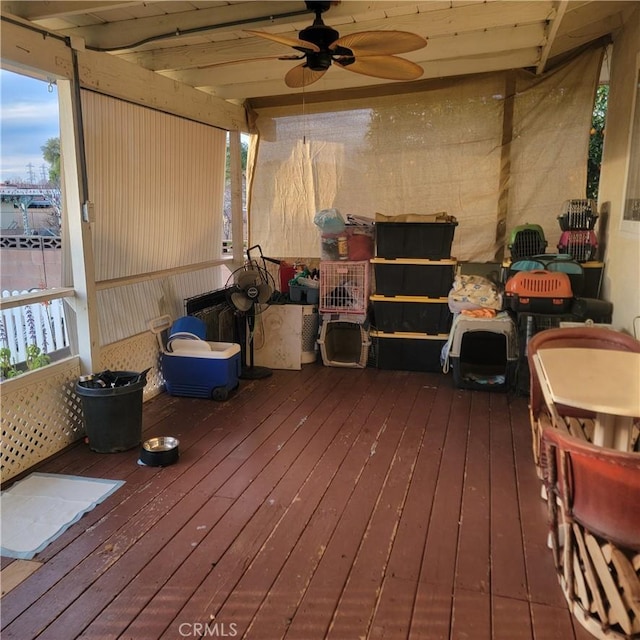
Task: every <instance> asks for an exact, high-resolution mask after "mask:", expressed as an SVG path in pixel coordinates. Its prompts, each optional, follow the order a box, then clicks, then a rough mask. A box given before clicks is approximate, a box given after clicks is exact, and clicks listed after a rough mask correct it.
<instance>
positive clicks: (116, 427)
mask: <svg viewBox="0 0 640 640" xmlns="http://www.w3.org/2000/svg"><path fill="white" fill-rule="evenodd" d="M109 373H110V375H111V376H112V377H113V378H116V379H119V380H127V379H128V380H130V382H127V383H126V384H123V385H122V386H114V387H110V386H107V387H100V386H97V385H96V384H95V383H93V382H92V381H84V380H82V379H80V380H79V381H78V382H77V383H76V387H75V391H76V393H77V394H78V395H79V396H80V398H81V400H82V412H83V420H84V426H85V430H86V434H87V439H88V440H89V448H90V449H91V450H92V451H96V452H97V453H117V452H119V451H127V450H128V449H133V447H137V446H139V444H140V441H141V440H142V392H143V389H144V386H145V384H146V378H145V376H144V375H143V374H138V373H134V372H132V371H111V372H109Z"/></svg>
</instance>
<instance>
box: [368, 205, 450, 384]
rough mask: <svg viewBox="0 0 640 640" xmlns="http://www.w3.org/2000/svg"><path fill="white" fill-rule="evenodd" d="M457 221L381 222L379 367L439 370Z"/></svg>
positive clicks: (375, 336) (376, 262)
mask: <svg viewBox="0 0 640 640" xmlns="http://www.w3.org/2000/svg"><path fill="white" fill-rule="evenodd" d="M457 224H458V223H457V222H456V220H455V218H453V217H451V216H447V217H446V218H445V219H443V220H441V221H434V222H377V223H376V257H375V258H373V259H372V260H371V263H372V265H373V269H374V280H375V293H374V294H373V295H372V296H371V303H372V305H371V306H372V323H371V324H372V331H371V338H372V357H371V358H370V364H371V365H372V366H375V367H378V368H379V369H398V370H402V371H440V370H441V368H440V353H441V351H442V347H443V345H444V344H445V342H446V341H447V339H448V337H449V330H450V328H451V321H452V314H451V312H450V311H449V306H448V300H447V295H448V293H449V291H450V289H451V285H452V283H453V279H454V277H455V270H456V260H455V258H452V257H451V244H452V242H453V236H454V232H455V228H456V226H457Z"/></svg>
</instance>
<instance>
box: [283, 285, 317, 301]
mask: <svg viewBox="0 0 640 640" xmlns="http://www.w3.org/2000/svg"><path fill="white" fill-rule="evenodd" d="M289 298H290V299H291V302H299V303H301V304H318V300H319V299H320V289H319V288H318V287H308V286H306V285H301V284H290V285H289Z"/></svg>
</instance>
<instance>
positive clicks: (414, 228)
mask: <svg viewBox="0 0 640 640" xmlns="http://www.w3.org/2000/svg"><path fill="white" fill-rule="evenodd" d="M457 226H458V223H457V222H376V256H377V257H378V258H389V259H393V258H426V259H429V260H441V259H442V258H449V257H450V256H451V244H452V243H453V235H454V233H455V230H456V227H457Z"/></svg>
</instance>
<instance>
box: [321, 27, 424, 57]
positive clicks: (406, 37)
mask: <svg viewBox="0 0 640 640" xmlns="http://www.w3.org/2000/svg"><path fill="white" fill-rule="evenodd" d="M426 46H427V41H426V39H425V38H423V37H422V36H419V35H418V34H417V33H409V32H408V31H360V32H359V33H352V34H351V35H348V36H343V37H342V38H338V39H337V40H336V41H335V42H333V43H332V44H331V45H330V47H329V49H332V50H335V49H336V47H346V48H347V49H351V51H353V54H354V55H355V56H356V58H357V57H362V56H385V55H392V54H394V53H407V52H409V51H417V50H418V49H422V48H423V47H426Z"/></svg>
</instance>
